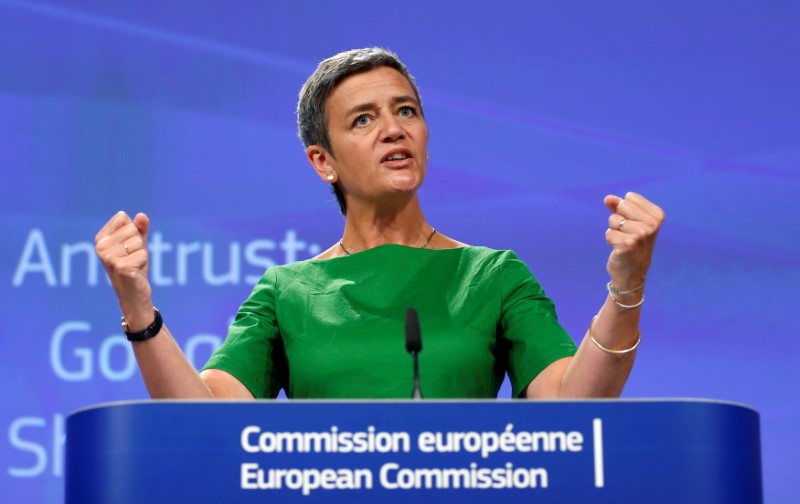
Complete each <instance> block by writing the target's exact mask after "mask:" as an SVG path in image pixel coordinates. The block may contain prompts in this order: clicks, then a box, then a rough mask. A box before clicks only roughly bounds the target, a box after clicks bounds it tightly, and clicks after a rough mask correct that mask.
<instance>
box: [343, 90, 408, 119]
mask: <svg viewBox="0 0 800 504" xmlns="http://www.w3.org/2000/svg"><path fill="white" fill-rule="evenodd" d="M408 102H411V103H414V104H415V105H417V99H416V98H414V97H413V96H408V95H403V96H393V97H392V105H398V104H400V103H408ZM376 108H378V106H377V105H376V104H375V103H373V102H369V103H362V104H360V105H356V106H355V107H353V108H351V109H350V110H348V111H347V113H346V114H345V117H349V116H351V115H353V114H355V113H357V112H367V111H369V110H375V109H376Z"/></svg>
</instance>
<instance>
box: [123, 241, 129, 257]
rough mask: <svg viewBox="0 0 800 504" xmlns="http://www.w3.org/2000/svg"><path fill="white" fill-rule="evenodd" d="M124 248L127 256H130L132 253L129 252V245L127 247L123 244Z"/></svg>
mask: <svg viewBox="0 0 800 504" xmlns="http://www.w3.org/2000/svg"><path fill="white" fill-rule="evenodd" d="M122 248H124V249H125V255H128V254H130V251H129V250H128V245H127V244H126V243H123V244H122Z"/></svg>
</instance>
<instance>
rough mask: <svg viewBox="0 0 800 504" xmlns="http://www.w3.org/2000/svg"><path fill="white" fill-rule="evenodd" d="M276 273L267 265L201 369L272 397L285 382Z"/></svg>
mask: <svg viewBox="0 0 800 504" xmlns="http://www.w3.org/2000/svg"><path fill="white" fill-rule="evenodd" d="M276 289H277V273H276V269H275V268H270V269H269V270H267V272H266V273H265V274H264V276H263V277H262V278H261V280H260V281H259V283H258V284H256V286H255V287H254V288H253V292H252V293H251V294H250V296H249V297H248V298H247V299H246V300H245V302H244V303H242V306H241V307H240V308H239V311H238V313H237V314H236V318H235V319H234V321H233V324H231V326H230V328H229V329H228V337H227V338H225V341H224V342H223V344H222V345H221V346H220V347H219V348H218V349H217V350H216V351H215V352H214V353H213V355H211V358H210V359H209V360H208V362H207V363H206V365H205V366H204V367H203V370H206V369H220V370H222V371H226V372H228V373H230V374H231V375H233V376H234V377H236V378H237V379H238V380H239V381H240V382H242V384H244V386H245V387H247V389H248V390H250V392H251V393H252V394H253V395H254V396H255V397H256V398H257V399H262V398H274V397H276V396H277V395H278V391H279V390H280V389H281V387H282V386H283V384H284V383H285V376H286V365H285V361H286V358H285V354H284V349H283V342H282V339H281V336H280V331H279V329H278V321H277V312H276V304H275V297H276V294H275V293H276Z"/></svg>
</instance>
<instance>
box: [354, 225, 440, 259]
mask: <svg viewBox="0 0 800 504" xmlns="http://www.w3.org/2000/svg"><path fill="white" fill-rule="evenodd" d="M431 229H432V230H433V231H431V234H429V235H428V239H427V240H425V243H423V244H422V246H421V247H420V248H421V249H424V248H428V244H429V243H430V242H431V238H433V235H435V234H436V228H431ZM343 239H344V238H342V240H343ZM342 240H339V246H340V247H342V250H344V253H345V254H347V255H353V254H352V253H350V251H349V250H347V247H345V246H344V243H342Z"/></svg>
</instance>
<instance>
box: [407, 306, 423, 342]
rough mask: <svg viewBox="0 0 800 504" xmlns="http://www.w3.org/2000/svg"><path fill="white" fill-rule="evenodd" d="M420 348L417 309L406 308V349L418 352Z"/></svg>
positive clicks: (420, 336)
mask: <svg viewBox="0 0 800 504" xmlns="http://www.w3.org/2000/svg"><path fill="white" fill-rule="evenodd" d="M421 350H422V335H421V334H420V330H419V317H418V316H417V310H415V309H414V308H409V309H407V310H406V351H407V352H408V353H413V352H416V353H419V352H420V351H421Z"/></svg>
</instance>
